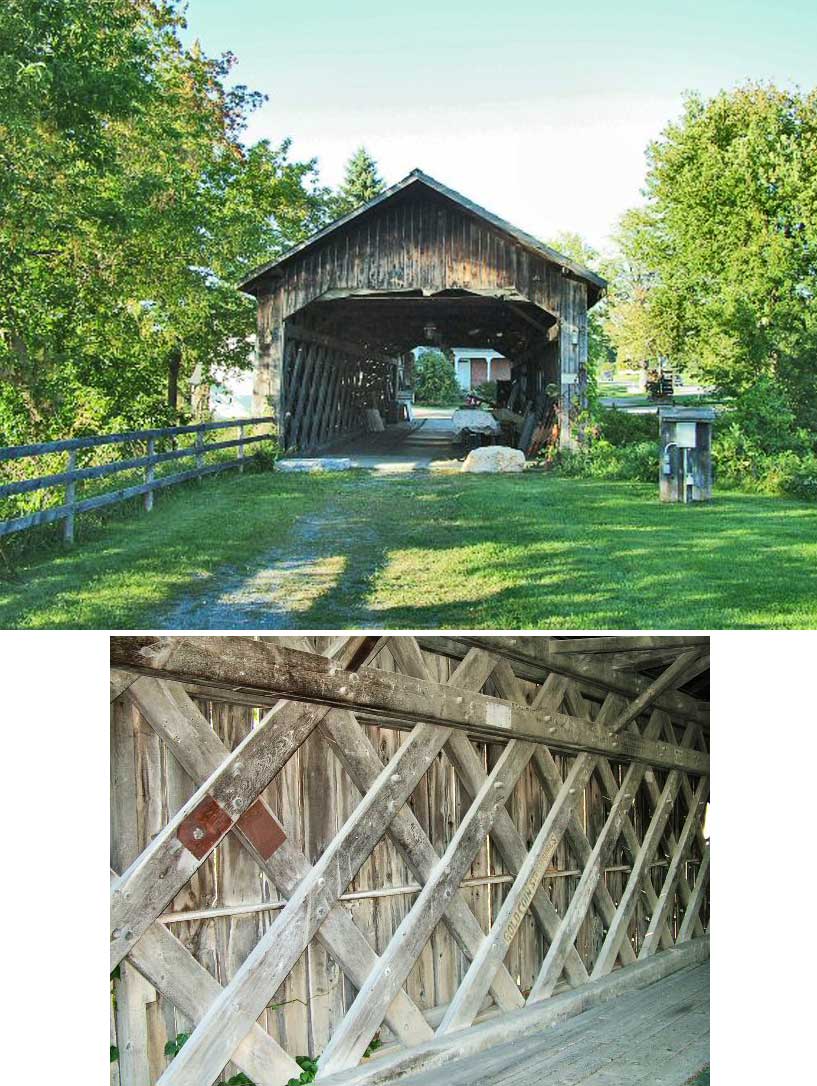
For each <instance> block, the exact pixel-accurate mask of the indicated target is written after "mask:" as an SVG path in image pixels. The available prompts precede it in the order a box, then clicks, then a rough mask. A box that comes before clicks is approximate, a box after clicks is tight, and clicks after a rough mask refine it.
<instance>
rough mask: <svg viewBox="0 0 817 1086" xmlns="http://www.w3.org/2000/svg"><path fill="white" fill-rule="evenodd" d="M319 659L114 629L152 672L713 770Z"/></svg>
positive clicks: (690, 755) (632, 739) (592, 730)
mask: <svg viewBox="0 0 817 1086" xmlns="http://www.w3.org/2000/svg"><path fill="white" fill-rule="evenodd" d="M481 651H484V650H481ZM321 659H322V658H321V657H316V656H314V655H312V654H309V653H298V652H295V651H293V650H292V649H279V648H275V647H273V646H272V645H270V644H269V643H267V642H262V641H252V640H249V639H247V638H243V637H231V638H218V639H214V638H210V637H197V638H190V637H174V638H168V637H158V638H157V637H147V638H144V637H143V638H139V637H134V638H128V637H112V638H111V660H112V663H113V665H114V666H115V667H119V668H130V669H132V670H136V671H139V672H141V673H144V674H149V675H162V676H164V677H166V678H173V679H178V680H181V681H183V682H184V681H186V682H191V681H192V682H197V681H204V682H207V683H208V684H209V685H212V686H222V685H223V686H227V687H233V686H241V687H243V689H244V690H253V689H260V690H263V691H265V692H266V693H268V694H269V693H272V694H276V695H278V696H279V697H282V698H290V699H297V700H301V701H307V702H314V703H317V704H321V705H331V706H334V707H337V708H345V709H350V710H351V711H353V712H356V713H358V714H361V713H363V714H364V715H366V716H369V717H371V718H373V719H376V720H395V719H396V720H403V721H410V722H412V723H421V724H422V723H433V724H438V725H442V726H444V727H446V728H459V729H461V730H463V731H467V732H471V733H473V734H477V735H484V736H486V737H487V738H492V739H496V738H505V739H519V740H523V741H529V742H534V743H544V744H546V745H547V746H549V747H552V748H553V749H556V750H564V751H567V752H580V751H593V752H595V753H597V754H604V755H605V756H607V757H610V758H613V759H615V760H618V761H637V762H643V763H644V764H647V765H654V766H658V767H662V768H667V769H684V770H685V771H687V772H689V773H693V774H703V773H707V772H708V770H709V757H708V756H707V755H705V754H702V753H700V752H698V751H685V750H683V749H682V748H681V747H678V746H674V745H672V744H669V743H663V742H660V743H659V742H654V741H652V740H650V739H645V738H642V737H640V736H636V735H633V734H631V733H629V732H622V733H620V734H617V735H612V734H610V733H609V732H607V731H602V730H601V729H599V728H597V727H595V726H593V725H592V724H591V723H589V722H588V721H585V720H578V719H576V718H574V717H570V716H567V715H566V714H563V713H543V712H541V711H537V710H535V709H531V708H528V707H523V706H518V705H512V704H510V703H508V702H507V701H503V700H501V699H499V698H491V697H488V696H486V695H484V694H474V693H471V694H469V695H468V696H467V697H465V696H464V695H462V694H457V692H456V691H454V690H452V688H451V687H450V686H444V685H440V684H439V683H431V682H428V681H424V680H418V679H413V678H410V677H408V676H405V675H394V674H389V673H386V672H383V671H378V670H377V669H375V668H361V669H360V671H359V672H356V673H355V672H349V671H344V670H341V669H339V668H336V667H334V666H332V665H331V664H330V663H329V662H328V661H325V660H324V661H323V663H324V664H325V665H326V666H325V667H324V666H320V665H318V664H316V661H320V660H321ZM618 674H620V673H618Z"/></svg>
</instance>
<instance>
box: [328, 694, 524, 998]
mask: <svg viewBox="0 0 817 1086" xmlns="http://www.w3.org/2000/svg"><path fill="white" fill-rule="evenodd" d="M321 730H322V731H324V732H325V734H326V736H327V738H328V739H329V741H330V743H331V744H332V747H333V748H334V750H335V753H336V754H337V756H338V759H339V760H340V762H341V765H342V766H343V767H344V769H345V770H346V772H347V773H348V774H349V777H350V778H351V780H352V782H353V783H354V784H355V786H356V787H357V788H358V789H359V791H360V792H366V791H367V790H368V789H369V788H371V787H372V786H373V785H374V782H375V781H376V780H377V776H378V774H379V773H380V772H381V771H382V769H383V763H382V762H381V760H380V758H379V757H378V754H377V751H376V750H375V749H374V746H373V745H372V743H371V741H370V740H369V738H368V736H367V735H366V734H365V733H364V731H363V729H362V728H361V726H360V724H359V723H358V721H357V720H356V718H355V717H354V716H353V714H352V713H349V712H346V711H345V710H343V709H335V710H333V711H332V712H331V713H329V715H328V716H327V717H326V719H325V720H324V721H323V723H322V725H321ZM388 834H389V837H390V838H391V839H392V841H393V842H394V844H395V845H396V846H397V849H398V851H399V852H400V854H401V855H402V856H403V858H404V860H405V862H406V864H407V865H408V867H409V868H410V869H411V871H412V872H413V873H414V875H415V877H416V878H417V880H418V881H419V882H420V883H421V884H423V883H425V882H426V881H427V880H428V879H430V878H431V877H432V876H433V873H434V869H435V867H436V866H437V864H439V862H440V856H439V854H438V852H437V850H436V849H435V848H434V846H433V845H432V843H431V841H430V840H429V839H428V836H427V834H426V832H425V830H424V829H423V827H422V826H421V825H420V823H419V822H418V821H417V818H416V817H415V816H414V814H413V813H412V811H411V808H410V807H409V806H408V805H407V806H405V807H403V808H401V809H400V810H399V811H398V812H397V814H396V815H395V816H394V818H393V819H392V822H391V824H390V825H389V828H388ZM443 920H444V921H445V923H446V925H447V927H448V929H449V931H450V932H451V935H452V937H453V939H454V941H455V942H456V944H457V946H459V948H460V950H461V951H462V952H463V954H465V956H466V957H467V958H468V959H469V961H470V960H471V959H472V958H473V957H474V956H475V954H476V953H477V951H478V949H479V946H480V943H481V942H482V940H483V938H484V934H485V933H484V932H483V930H482V926H481V925H480V923H479V921H478V920H477V918H476V917H475V916H474V914H473V912H472V911H471V908H470V907H469V905H468V903H467V901H466V900H465V897H464V896H463V894H462V893H461V891H459V890H457V891H456V892H455V893H454V896H453V897H452V899H451V904H450V905H449V908H448V911H447V912H446V913H445V915H444V916H443ZM358 987H361V986H360V985H358ZM400 990H401V991H402V989H400ZM492 990H493V996H494V1000H495V1002H496V1003H497V1005H498V1006H500V1007H502V1008H503V1009H504V1010H512V1009H514V1008H518V1007H523V1006H524V1005H525V1000H524V998H523V997H522V994H521V992H520V991H519V989H518V988H517V986H516V984H515V983H514V980H513V977H512V976H511V974H510V973H509V972H508V970H507V969H505V968H504V967H503V968H502V970H501V971H499V972H498V973H497V976H496V978H495V983H494V984H493V986H492Z"/></svg>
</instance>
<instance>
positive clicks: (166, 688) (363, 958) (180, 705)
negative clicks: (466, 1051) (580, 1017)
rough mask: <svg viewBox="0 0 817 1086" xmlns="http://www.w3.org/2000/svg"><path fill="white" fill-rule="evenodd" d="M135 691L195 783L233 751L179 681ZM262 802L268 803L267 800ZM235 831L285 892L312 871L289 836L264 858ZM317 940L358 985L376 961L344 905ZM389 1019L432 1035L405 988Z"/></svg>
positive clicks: (151, 682)
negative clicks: (225, 744)
mask: <svg viewBox="0 0 817 1086" xmlns="http://www.w3.org/2000/svg"><path fill="white" fill-rule="evenodd" d="M131 695H132V697H133V698H134V700H135V702H136V704H137V705H138V706H139V709H140V711H141V712H142V714H143V715H144V717H145V719H146V720H147V721H148V722H149V723H150V724H151V726H152V727H154V728H155V729H156V730H157V731H158V732H159V734H160V735H161V736H162V738H163V739H164V740H165V742H166V743H167V744H168V746H169V747H170V748H171V749H172V750H173V753H174V756H175V757H176V758H177V759H178V760H179V762H180V763H181V764H182V765H183V766H184V768H185V769H186V770H187V772H188V773H189V774H190V776H191V778H192V779H193V781H194V782H196V783H199V782H202V781H206V780H207V779H208V778H209V777H211V776H212V775H213V773H214V772H215V771H216V770H217V769H218V767H219V766H220V765H222V763H223V761H224V760H225V759H226V758H227V757H228V756H229V751H228V750H227V749H226V747H225V746H224V744H223V743H222V742H221V740H220V739H219V737H218V736H217V735H216V734H215V732H214V731H213V729H212V728H211V727H210V726H209V724H208V722H207V721H206V720H205V719H204V717H202V715H201V714H200V713H199V711H198V709H197V708H196V706H195V705H194V704H193V702H192V701H191V699H190V698H189V697H188V695H187V694H186V693H185V691H184V690H183V689H182V687H181V686H179V685H178V684H177V683H167V682H165V681H164V680H156V679H150V678H148V677H141V678H138V679H137V680H136V682H135V683H134V684H133V686H132V687H131ZM258 802H261V803H264V801H263V799H261V800H259V801H258ZM232 832H233V834H234V835H235V836H236V837H237V839H238V840H240V841H241V842H242V844H243V845H244V848H245V849H247V850H248V851H249V853H250V855H252V856H253V858H254V859H255V862H256V863H257V864H258V866H259V868H260V869H261V870H262V871H264V872H265V873H266V874H267V875H268V876H269V878H270V880H271V881H272V883H273V885H274V886H276V887H277V889H278V890H280V892H281V893H282V894H284V895H285V896H287V897H288V896H290V895H291V894H292V892H293V890H294V889H295V887H296V886H297V885H298V883H299V882H300V881H301V880H303V879H304V878H306V877H307V876H308V875H309V873H310V871H311V865H310V863H309V861H308V860H307V858H306V856H305V855H304V853H303V852H302V851H301V850H300V849H299V848H298V847H297V846H296V845H295V844H293V842H291V841H289V840H286V841H284V842H283V844H282V845H281V846H280V847H279V848H278V849H277V851H275V852H274V853H273V854H272V855H271V856H269V857H267V858H265V857H264V856H262V855H261V854H260V853H259V852H258V850H257V848H256V847H255V845H254V844H253V842H252V841H251V840H250V839H249V838H248V837H247V836H246V834H245V833H244V832H243V830H242V827H241V825H240V824H239V825H236V826H235V827H234V830H233V831H232ZM318 939H319V940H320V941H321V942H322V943H323V944H324V945H325V947H326V949H327V950H328V951H329V953H330V954H331V955H332V957H333V958H334V959H335V960H336V961H337V962H338V964H339V965H340V966H341V968H342V969H343V970H344V972H346V974H347V976H348V977H349V979H350V980H351V981H352V983H353V984H354V985H355V987H358V988H359V987H360V986H361V985H362V984H363V983H364V981H365V979H366V977H367V976H368V975H369V974H370V973H371V971H372V970H373V969H374V968H375V966H376V965H377V962H378V958H377V955H376V954H375V952H374V951H373V950H372V948H371V946H370V945H369V943H368V942H367V941H366V939H365V937H364V936H363V935H362V934H361V933H360V932H359V931H358V929H357V927H356V926H355V924H354V921H353V920H352V918H351V917H350V916H349V915H348V913H347V912H346V911H345V910H344V909H343V907H342V906H335V907H333V908H332V909H331V910H330V911H329V913H328V914H327V917H326V920H325V921H324V923H323V924H322V925H321V927H320V929H319V931H318ZM386 1021H387V1023H388V1025H389V1028H390V1029H392V1030H393V1031H394V1032H395V1034H396V1035H397V1036H398V1037H400V1038H401V1040H403V1041H404V1043H406V1044H416V1043H417V1042H418V1041H420V1040H424V1039H426V1038H428V1037H430V1036H431V1034H432V1031H431V1029H430V1028H429V1027H428V1026H427V1025H426V1022H425V1019H424V1018H423V1016H422V1014H421V1013H420V1011H419V1010H418V1008H417V1007H416V1006H415V1005H414V1004H413V1003H412V1002H411V1000H410V999H409V998H408V996H406V995H405V993H399V994H398V996H397V997H396V999H395V1001H394V1003H393V1004H392V1005H391V1007H390V1008H389V1011H388V1013H387V1015H386ZM250 1078H252V1075H250Z"/></svg>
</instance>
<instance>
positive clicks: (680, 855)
mask: <svg viewBox="0 0 817 1086" xmlns="http://www.w3.org/2000/svg"><path fill="white" fill-rule="evenodd" d="M708 796H709V778H708V777H701V779H700V781H699V782H698V787H697V788H696V789H695V796H694V798H693V800H692V804H691V805H690V808H689V811H688V813H687V817H686V821H685V822H684V826H683V829H682V830H681V833H680V835H679V837H678V844H677V845H676V848H675V852H674V854H673V857H672V859H671V860H670V865H669V867H668V868H667V874H666V877H665V879H664V885H663V886H662V887H661V893H660V894H659V896H658V907H657V908H656V910H655V913H654V914H653V916H652V917H651V918H650V926H649V928H648V929H647V934H646V935H645V936H644V942H643V943H642V945H641V949H640V950H639V952H638V958H639V961H642V960H643V959H644V958H649V957H650V956H651V955H652V954H654V953H655V951H656V950H657V948H658V931H659V929H660V925H661V924H662V923H663V920H664V917H665V915H666V912H667V909H668V908H669V906H670V903H671V901H672V898H673V896H674V894H675V886H676V883H677V881H678V877H679V875H680V873H681V871H682V870H683V865H684V864H685V863H686V858H687V854H688V852H689V849H690V847H691V845H692V839H693V837H694V836H695V827H696V826H697V825H698V822H699V820H700V818H701V813H702V811H703V806H704V804H705V803H706V800H707V797H708Z"/></svg>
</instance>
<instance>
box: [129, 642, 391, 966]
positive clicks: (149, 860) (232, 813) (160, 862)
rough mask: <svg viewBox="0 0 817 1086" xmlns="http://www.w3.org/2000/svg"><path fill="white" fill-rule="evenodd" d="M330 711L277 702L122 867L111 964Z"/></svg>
mask: <svg viewBox="0 0 817 1086" xmlns="http://www.w3.org/2000/svg"><path fill="white" fill-rule="evenodd" d="M222 640H225V639H222ZM369 640H370V639H368V638H350V639H349V641H348V642H347V644H346V645H344V647H343V648H342V649H340V650H339V654H338V660H339V662H341V663H351V662H354V660H355V657H356V656H357V655H358V653H359V652H360V650H361V647H362V646H364V645H367V644H368V643H369ZM325 662H326V663H329V661H325ZM348 674H354V673H353V672H349V673H348ZM326 712H327V710H326V709H325V708H316V707H315V706H310V707H307V706H305V705H299V704H293V703H290V702H286V701H282V702H280V704H278V705H276V706H275V707H274V708H272V709H271V710H270V711H269V712H268V713H267V715H266V716H265V717H264V719H263V720H262V721H261V723H260V724H259V725H258V727H257V728H255V729H254V730H253V731H251V732H250V734H249V735H248V736H247V737H246V738H245V739H244V740H243V741H242V742H241V743H240V744H239V745H238V746H237V747H236V749H235V750H234V751H233V752H232V753H231V754H230V755H229V756H228V757H227V758H225V759H224V761H223V762H222V763H221V764H220V765H219V767H218V769H217V770H216V771H215V772H214V773H213V774H212V776H211V777H209V778H208V779H207V780H206V781H204V783H203V784H202V785H201V786H200V787H199V788H198V789H197V791H196V792H195V793H194V794H193V795H192V796H191V798H190V799H189V800H188V801H187V803H185V804H184V805H183V806H182V807H181V809H180V810H179V811H177V812H176V814H175V815H174V816H173V817H172V818H171V819H170V820H169V821H168V822H167V824H166V825H165V826H164V828H163V829H162V831H161V833H159V834H157V835H156V837H154V838H153V840H152V841H151V842H150V844H149V845H148V846H147V848H145V849H144V851H143V852H142V853H141V855H140V856H138V857H137V859H136V860H134V861H133V863H131V864H130V866H129V867H128V868H127V870H126V871H124V872H123V874H122V876H121V877H120V878H119V879H118V880H117V882H116V883H115V884H114V886H113V888H112V890H111V922H110V928H111V937H110V946H111V969H112V970H113V969H115V968H116V966H117V965H118V964H119V962H120V961H121V960H122V959H123V958H124V957H125V955H126V954H127V953H128V952H129V950H130V948H131V947H132V946H133V944H134V943H135V942H136V940H137V939H139V937H140V936H141V935H142V934H143V932H145V931H146V930H147V928H148V927H149V926H150V924H151V923H152V922H153V921H154V920H155V919H156V917H157V916H158V915H159V913H161V912H162V910H163V909H164V908H165V907H166V906H167V905H168V904H169V903H170V902H171V901H172V900H173V898H174V897H175V896H176V894H177V893H178V892H179V891H180V890H181V889H182V887H183V886H185V885H186V883H188V882H189V881H190V879H191V878H192V877H193V875H194V873H195V872H196V871H197V870H198V869H199V867H200V866H201V865H202V863H204V861H205V859H206V858H207V856H208V855H209V854H210V853H211V852H212V850H213V849H214V848H215V847H216V845H217V844H218V843H219V841H220V840H221V838H222V837H224V835H225V834H226V833H227V832H228V830H230V829H231V828H232V826H233V824H234V823H235V822H237V821H238V819H239V818H241V817H242V816H243V815H244V814H245V813H246V812H249V809H250V807H252V805H253V804H254V803H255V801H256V799H257V798H258V796H259V794H260V793H261V792H262V791H263V790H264V789H265V788H266V787H267V785H268V784H269V783H270V781H271V780H272V779H273V778H274V777H275V776H276V775H277V773H278V772H279V771H280V770H281V768H282V767H283V766H284V765H285V764H286V762H287V761H288V760H289V758H290V757H291V756H292V754H293V753H294V751H295V750H297V749H298V747H299V746H300V745H301V743H303V741H304V740H305V739H306V738H307V736H308V735H309V734H310V733H311V732H312V731H313V729H314V728H315V727H316V726H317V725H318V723H319V722H320V721H321V720H322V719H323V717H324V716H325V715H326Z"/></svg>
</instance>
